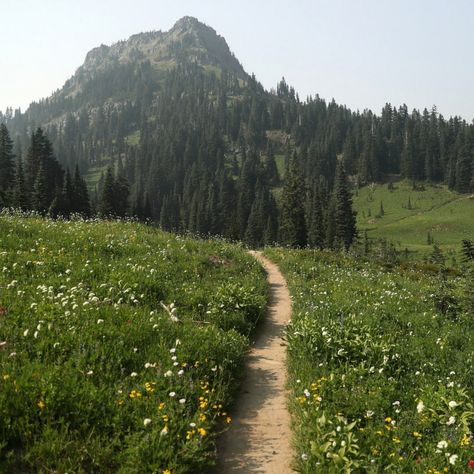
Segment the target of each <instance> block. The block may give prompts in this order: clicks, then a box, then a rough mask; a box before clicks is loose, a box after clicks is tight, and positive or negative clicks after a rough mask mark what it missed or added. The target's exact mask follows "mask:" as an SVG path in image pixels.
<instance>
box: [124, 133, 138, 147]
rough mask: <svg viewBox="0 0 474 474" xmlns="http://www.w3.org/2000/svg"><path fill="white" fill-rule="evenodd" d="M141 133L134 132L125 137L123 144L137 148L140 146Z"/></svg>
mask: <svg viewBox="0 0 474 474" xmlns="http://www.w3.org/2000/svg"><path fill="white" fill-rule="evenodd" d="M140 138H141V132H140V130H136V131H134V132H133V133H131V134H130V135H128V136H127V137H125V142H126V143H127V144H128V145H130V146H138V145H139V144H140Z"/></svg>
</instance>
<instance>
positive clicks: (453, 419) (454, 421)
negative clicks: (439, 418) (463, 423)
mask: <svg viewBox="0 0 474 474" xmlns="http://www.w3.org/2000/svg"><path fill="white" fill-rule="evenodd" d="M454 423H456V418H455V417H454V416H450V417H449V420H448V421H447V422H446V424H447V425H448V426H450V425H454Z"/></svg>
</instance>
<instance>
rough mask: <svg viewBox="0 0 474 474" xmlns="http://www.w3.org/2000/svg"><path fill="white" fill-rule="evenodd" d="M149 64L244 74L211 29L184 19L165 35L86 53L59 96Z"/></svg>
mask: <svg viewBox="0 0 474 474" xmlns="http://www.w3.org/2000/svg"><path fill="white" fill-rule="evenodd" d="M147 61H149V62H150V64H151V67H152V69H153V70H154V71H156V72H157V73H159V72H160V71H164V72H166V71H168V70H170V69H171V68H173V67H175V66H176V65H177V64H178V63H179V62H183V61H188V62H194V63H196V64H199V65H200V66H203V67H205V68H208V69H209V70H214V71H216V72H218V71H222V70H226V71H228V72H230V73H233V74H235V75H236V76H238V77H239V78H241V79H246V78H247V74H246V72H245V71H244V69H243V67H242V65H241V64H240V63H239V61H238V60H237V59H236V58H235V56H234V55H233V54H232V53H231V51H230V49H229V46H228V45H227V42H226V41H225V39H224V38H223V37H222V36H219V35H218V34H217V33H216V31H215V30H214V29H212V28H211V27H209V26H207V25H205V24H204V23H201V22H200V21H198V20H197V19H196V18H193V17H189V16H187V17H184V18H181V19H180V20H179V21H177V22H176V23H175V25H174V26H173V28H172V29H171V30H169V31H167V32H161V31H152V32H149V33H140V34H137V35H133V36H131V37H130V38H129V39H128V40H126V41H120V42H118V43H115V44H113V45H112V46H105V45H101V46H99V47H98V48H95V49H93V50H92V51H90V52H89V53H88V54H87V56H86V59H85V61H84V64H83V65H82V66H81V67H80V68H79V69H78V70H77V71H76V74H75V75H74V76H73V77H72V78H71V79H70V80H69V81H67V82H66V84H65V86H64V87H63V89H62V90H61V91H60V92H59V94H60V95H63V96H64V97H69V96H75V95H77V94H81V91H83V90H84V89H86V88H87V85H88V83H89V82H90V81H93V80H94V78H96V77H97V76H98V75H99V76H100V75H101V74H106V73H107V71H110V70H114V69H115V68H117V67H120V66H126V65H130V64H140V63H143V62H147ZM110 92H111V93H112V94H113V92H114V91H113V90H111V91H110Z"/></svg>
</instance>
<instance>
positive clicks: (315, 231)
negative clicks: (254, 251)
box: [0, 44, 474, 248]
mask: <svg viewBox="0 0 474 474" xmlns="http://www.w3.org/2000/svg"><path fill="white" fill-rule="evenodd" d="M178 46H179V45H178ZM180 47H181V49H180V48H178V47H177V46H176V44H174V45H173V48H174V49H177V50H178V51H182V49H183V48H184V46H183V44H181V46H180ZM134 57H135V60H133V61H130V62H127V63H122V62H119V61H115V62H111V63H110V64H108V65H107V67H106V68H101V69H97V70H96V71H95V73H94V74H91V73H87V74H86V73H85V72H84V71H82V70H79V72H80V74H79V76H78V74H76V76H75V79H74V80H75V81H76V82H77V81H80V84H81V87H80V88H77V89H76V91H75V93H74V94H71V93H67V91H68V87H69V89H70V88H71V84H72V82H71V81H72V79H71V80H70V81H68V83H66V86H68V87H65V88H64V89H63V90H62V91H58V92H56V93H55V94H53V95H52V96H51V97H50V98H48V99H45V100H43V101H41V102H39V103H33V104H32V105H31V106H30V108H29V109H28V110H27V112H26V113H21V112H20V111H15V112H13V111H12V110H11V109H9V110H7V111H6V113H5V114H2V115H0V122H2V123H3V124H5V125H6V127H7V128H8V130H9V134H10V136H11V137H12V140H13V145H12V146H11V151H10V152H4V151H2V154H1V155H0V160H2V161H0V173H2V174H1V176H0V192H2V194H3V195H4V196H6V191H7V190H8V189H9V188H13V187H15V186H16V187H18V186H19V184H18V181H19V180H21V179H23V178H21V173H23V171H22V168H24V174H25V178H24V181H25V184H26V185H27V186H29V189H30V199H33V194H34V192H33V191H34V187H35V183H34V181H33V178H32V176H31V170H29V168H28V166H30V165H29V164H28V163H29V162H31V153H32V151H31V150H32V148H34V141H35V139H38V137H37V135H38V134H40V133H41V137H40V138H41V139H44V140H48V142H49V141H50V142H51V144H52V150H54V155H55V156H56V158H57V164H56V161H54V163H55V165H54V166H56V167H57V166H61V167H63V168H64V169H66V170H76V171H75V173H74V178H73V179H72V178H68V176H69V173H64V172H62V173H60V172H58V173H57V175H58V178H57V179H58V180H60V178H59V175H61V174H64V175H65V178H62V177H61V179H63V181H64V182H65V183H67V182H68V179H69V180H71V181H73V182H76V179H77V182H78V183H79V180H82V178H81V177H80V176H81V175H84V176H85V177H86V178H87V181H88V185H89V191H90V195H91V206H92V210H93V211H95V212H99V213H101V214H102V215H118V216H120V215H135V216H137V217H140V218H143V219H145V218H150V219H151V220H152V221H154V222H157V223H159V224H160V225H161V226H162V227H163V228H165V229H170V230H177V231H184V230H188V231H191V232H194V233H199V234H219V235H223V236H225V237H229V238H233V239H242V240H244V241H246V242H248V243H249V244H252V245H260V244H262V243H270V242H275V241H279V242H281V243H283V244H288V245H291V246H305V245H307V244H309V245H310V246H314V247H330V248H338V247H349V246H350V245H351V243H352V241H353V239H354V237H355V219H354V215H353V212H352V210H351V196H350V192H349V190H350V188H354V187H358V186H363V185H364V184H368V183H371V182H378V181H386V182H387V181H388V182H390V181H392V180H396V179H399V178H406V179H409V180H410V181H412V182H413V185H414V186H416V185H417V183H419V182H422V181H429V182H432V183H446V184H447V185H448V186H449V187H450V188H451V189H453V190H456V191H458V192H460V193H467V192H471V191H473V190H474V126H473V125H472V124H468V123H467V122H466V121H465V120H462V119H461V118H459V117H453V118H450V119H445V118H444V117H443V116H442V115H440V114H439V113H438V112H437V110H436V108H433V109H431V110H426V109H425V110H424V111H423V112H419V111H417V110H414V111H412V112H409V111H408V109H407V107H406V106H405V105H403V106H401V107H398V108H396V107H393V106H392V105H390V104H387V105H386V106H385V107H384V108H383V110H382V112H381V114H380V115H376V114H374V113H373V112H371V111H370V110H365V111H363V112H359V111H357V112H354V111H351V110H349V109H348V108H347V107H345V106H342V105H338V104H336V103H335V102H334V101H331V102H326V101H325V100H324V99H322V98H320V97H319V96H315V97H308V98H307V99H306V100H301V99H300V98H299V96H298V94H297V93H296V92H295V90H294V89H293V88H292V87H290V86H289V85H288V84H287V83H286V82H285V80H284V79H282V80H281V82H280V83H279V84H278V85H277V87H276V90H271V91H266V90H265V89H264V88H263V87H262V85H261V84H260V83H259V82H258V81H257V80H256V78H255V77H254V76H247V75H245V77H243V76H242V74H240V73H237V72H230V71H228V70H226V69H225V68H224V67H223V68H222V69H218V70H213V69H210V68H208V67H206V66H202V65H200V64H199V63H198V61H196V60H189V59H187V58H185V57H181V56H180V55H179V54H178V55H177V56H176V57H177V58H178V59H177V61H176V65H175V66H174V67H171V68H169V69H167V70H166V71H163V70H160V71H157V70H156V68H154V67H153V64H152V63H151V62H150V60H149V59H146V58H143V57H142V56H141V55H140V54H138V53H136V54H135V55H134ZM39 125H41V126H42V127H43V129H44V131H45V136H43V135H42V133H43V132H40V131H38V130H37V127H38V126H39ZM5 130H6V129H5ZM3 133H4V134H5V133H6V131H4V132H3ZM46 137H47V138H46ZM0 146H1V147H3V148H2V150H4V149H5V145H1V144H0ZM7 148H8V147H7ZM52 150H48V151H47V153H48V156H51V157H52V156H53V151H52ZM8 153H10V156H11V157H13V156H15V163H16V164H15V168H16V169H17V171H15V172H12V171H11V169H10V171H7V172H5V171H4V170H5V169H7V168H8V167H7V166H5V162H6V161H8V160H7V159H6V158H4V155H5V156H6V154H8ZM11 160H13V158H11ZM52 162H53V161H51V163H52ZM54 166H53V167H52V168H54ZM2 167H3V168H2ZM10 168H11V167H10ZM44 171H45V170H42V172H43V173H44ZM51 173H53V171H51ZM15 176H16V177H15ZM19 176H20V177H19ZM76 177H77V178H76ZM64 186H65V185H64V184H61V185H59V183H56V185H55V186H54V187H50V188H49V192H50V193H52V191H51V190H52V189H54V188H57V189H59V188H61V189H63V188H64ZM81 193H82V194H84V191H81ZM10 194H11V193H10ZM13 194H14V193H13ZM48 199H49V200H50V201H51V202H52V200H53V199H54V197H53V196H52V194H51V195H50V196H49V197H48ZM4 200H5V198H4ZM13 204H18V203H17V201H15V200H13ZM81 206H82V204H81ZM36 207H38V206H37V205H36ZM40 207H41V206H40ZM43 207H45V206H44V205H43V206H42V208H43ZM80 212H85V211H84V210H81V211H80ZM87 212H89V211H87Z"/></svg>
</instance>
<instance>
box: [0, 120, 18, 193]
mask: <svg viewBox="0 0 474 474" xmlns="http://www.w3.org/2000/svg"><path fill="white" fill-rule="evenodd" d="M14 177H15V163H14V154H13V141H12V140H11V138H10V134H9V132H8V129H7V127H6V125H5V124H3V123H2V124H0V192H2V191H3V192H4V193H6V192H7V191H8V190H10V189H11V188H12V187H13V184H14Z"/></svg>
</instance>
